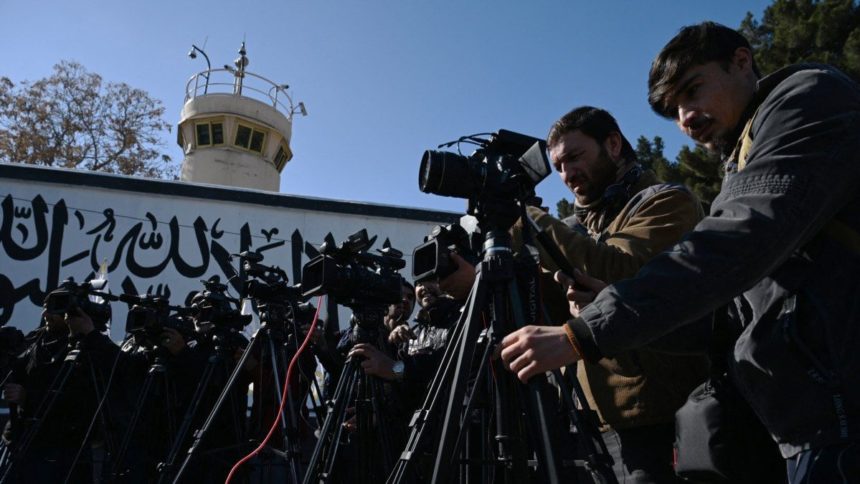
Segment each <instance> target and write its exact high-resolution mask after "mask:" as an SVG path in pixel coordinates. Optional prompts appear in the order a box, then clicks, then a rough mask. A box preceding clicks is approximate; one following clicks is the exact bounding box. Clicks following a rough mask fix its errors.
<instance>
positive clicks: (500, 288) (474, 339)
mask: <svg viewBox="0 0 860 484" xmlns="http://www.w3.org/2000/svg"><path fill="white" fill-rule="evenodd" d="M490 213H499V212H498V211H497V212H492V211H490ZM520 218H521V219H523V220H528V217H527V216H526V215H525V211H524V209H521V213H520ZM506 222H507V220H501V219H497V220H490V219H489V217H487V219H486V220H483V221H482V223H481V224H480V226H481V228H482V229H486V230H484V234H485V240H484V247H483V260H482V262H481V263H480V264H479V265H478V267H477V274H476V279H475V282H474V284H473V286H472V290H471V292H470V294H469V297H468V298H467V300H466V306H465V307H466V310H465V311H464V313H463V315H462V317H461V318H460V320H459V321H458V323H457V326H456V328H455V330H454V331H453V333H452V335H451V339H450V341H451V342H452V343H451V344H449V346H448V348H447V349H446V351H445V355H444V357H443V360H442V364H441V365H440V367H439V369H438V370H437V372H436V376H435V377H434V379H433V382H432V383H431V386H430V390H429V392H428V395H427V397H426V398H425V401H424V405H423V406H422V408H421V409H419V410H418V411H416V412H415V414H414V416H413V419H412V422H410V427H411V429H412V430H411V433H410V436H409V440H408V442H407V445H406V448H405V450H404V451H403V453H402V454H401V456H400V460H399V461H398V463H397V465H396V466H395V469H394V471H393V472H392V474H391V475H390V476H389V478H388V482H389V484H391V483H400V482H404V481H416V480H419V479H421V480H424V479H426V477H419V476H418V471H417V470H416V461H417V460H418V459H419V458H420V456H421V455H422V453H424V452H428V451H429V452H431V454H433V455H434V463H433V471H432V482H450V481H451V479H452V472H453V471H454V470H455V469H457V467H458V463H460V464H462V463H465V464H475V463H476V461H475V459H474V458H473V456H472V455H471V454H470V452H469V449H467V450H466V452H463V453H461V447H462V442H463V440H464V434H465V432H464V427H466V426H467V424H468V422H469V421H470V420H471V419H472V417H473V410H474V409H475V403H476V395H478V394H479V392H480V391H481V389H482V383H484V382H488V386H489V388H487V389H486V392H487V393H488V394H489V395H491V396H492V401H493V407H492V410H493V412H494V414H493V419H494V421H495V436H494V441H495V449H494V450H495V452H494V456H495V461H494V462H488V461H489V459H488V458H487V456H488V455H490V454H491V452H489V449H487V448H483V449H481V456H480V459H478V460H477V463H480V464H481V465H492V468H491V469H482V471H481V473H480V474H479V473H475V472H473V473H470V474H467V473H465V472H464V473H463V474H461V477H463V478H465V479H464V480H467V481H468V480H469V477H470V476H479V477H478V478H479V479H480V480H482V481H483V482H495V481H496V480H498V479H499V478H500V479H501V481H502V482H527V481H528V480H529V479H530V478H533V477H535V478H537V479H539V481H540V482H552V483H556V482H561V481H562V480H564V481H565V482H575V480H576V475H575V473H574V471H575V469H571V468H572V467H573V465H577V464H578V465H582V466H583V467H586V469H587V470H588V472H589V473H590V474H591V476H592V478H594V480H595V481H596V482H615V479H614V475H613V474H612V472H611V465H609V466H608V467H607V466H606V459H605V458H604V457H603V456H605V457H608V454H607V453H606V452H605V448H604V449H602V451H603V452H602V454H601V452H600V451H597V450H596V448H595V445H597V444H595V442H596V441H599V442H600V444H602V440H600V439H599V434H598V437H597V438H596V439H595V438H594V435H595V434H592V433H591V428H589V426H588V425H587V424H586V420H587V419H586V418H583V417H582V416H580V415H579V413H578V412H579V410H578V409H577V408H576V406H575V405H574V402H573V398H572V393H571V387H570V376H571V375H575V371H571V369H570V368H568V370H567V374H566V376H568V378H563V377H562V376H561V374H560V372H559V371H555V372H553V377H554V380H555V383H556V385H558V386H559V387H560V390H561V395H562V398H563V403H564V407H565V408H566V411H567V412H566V413H567V416H568V418H569V419H570V422H571V423H572V424H573V425H576V426H577V432H578V434H579V437H581V440H583V442H582V444H583V447H584V448H586V449H587V450H586V454H587V460H586V461H579V462H576V461H575V462H573V463H571V462H569V461H568V462H564V461H562V460H560V459H559V456H558V455H557V451H558V449H559V443H560V440H561V438H562V437H563V434H562V432H561V430H563V428H564V427H563V426H562V425H560V424H559V422H560V420H559V419H558V418H557V415H556V411H555V408H553V405H552V404H551V401H552V400H553V399H555V395H556V393H555V389H554V388H552V387H551V386H550V385H549V383H548V381H547V379H546V377H545V376H544V375H538V376H535V377H532V378H531V379H530V380H529V383H528V384H527V385H522V384H520V383H519V382H518V381H517V380H515V379H514V377H513V375H512V374H511V373H510V372H508V371H507V370H505V369H504V368H502V366H501V364H500V363H499V362H498V361H491V355H492V354H493V353H494V351H495V348H496V347H497V346H498V344H499V343H500V342H501V339H502V337H503V336H504V335H506V334H508V333H509V332H511V331H512V330H514V329H516V328H519V327H522V326H524V324H525V321H527V320H526V318H525V315H524V313H523V309H524V307H523V305H522V303H521V301H520V287H518V285H517V280H516V278H515V271H514V259H513V256H512V251H511V242H510V236H509V234H508V231H507V229H506V228H505V227H509V226H510V225H511V224H512V221H511V223H506ZM532 227H533V226H532V225H529V224H524V229H523V235H524V240H525V241H526V242H527V244H528V243H530V242H531V241H532V234H531V233H530V232H529V229H531V228H532ZM542 245H545V241H544V243H542ZM526 247H527V250H524V251H523V252H522V253H521V254H525V255H523V258H524V259H526V262H529V263H530V265H532V271H531V279H529V280H527V281H526V284H525V286H524V287H525V289H526V290H527V291H526V292H527V294H526V301H527V303H528V304H527V306H526V308H527V309H528V310H529V313H528V316H529V319H528V321H538V320H539V318H540V317H541V316H542V314H541V312H540V309H539V307H540V304H539V298H540V296H539V294H538V291H537V287H538V284H537V270H536V269H537V268H536V265H537V256H536V250H535V249H534V248H533V247H530V246H528V245H527V246H526ZM555 249H556V251H557V248H555ZM562 261H563V258H562ZM560 262H561V261H560ZM565 265H567V264H565ZM562 267H564V265H562ZM485 312H486V314H487V316H488V318H489V325H488V327H487V328H486V329H484V330H481V324H480V323H481V318H482V315H483V314H484V313H485ZM543 314H545V311H543ZM544 319H545V316H544ZM508 321H512V322H513V324H509V323H508ZM476 364H477V370H474V367H475V365H476ZM490 368H492V374H491V375H488V374H487V373H488V371H489V369H490ZM470 376H474V381H475V385H473V387H472V391H471V392H468V393H467V383H468V379H469V377H470ZM574 388H576V390H577V391H578V390H579V388H578V387H574ZM489 395H488V396H489ZM578 400H579V401H580V404H581V405H583V407H584V408H585V409H587V404H585V400H584V399H582V398H579V399H578ZM521 414H524V415H525V417H526V418H525V421H524V424H525V425H523V424H522V422H523V421H522V420H521V419H520V416H521ZM480 420H481V422H482V425H483V426H484V427H486V426H487V425H488V418H487V417H486V415H482V416H481V418H480ZM436 427H438V428H439V431H438V433H434V430H435V428H436ZM523 434H525V435H523ZM523 436H525V437H526V438H527V439H528V441H529V443H530V444H531V445H530V447H531V448H532V449H534V452H535V453H536V457H537V462H536V471H537V475H536V476H534V475H531V474H530V471H529V467H530V466H529V464H530V462H529V455H530V453H531V452H530V451H529V446H525V445H524V443H525V441H526V439H524V438H523ZM432 440H436V441H437V442H438V445H436V446H435V448H434V449H435V451H434V449H433V448H428V447H429V446H430V442H431V441H432ZM458 456H461V457H465V459H461V460H459V461H458ZM609 462H611V459H610V461H609ZM571 464H573V465H571ZM565 467H567V468H565ZM592 470H594V472H592ZM497 472H498V473H500V474H501V476H497V475H496V473H497Z"/></svg>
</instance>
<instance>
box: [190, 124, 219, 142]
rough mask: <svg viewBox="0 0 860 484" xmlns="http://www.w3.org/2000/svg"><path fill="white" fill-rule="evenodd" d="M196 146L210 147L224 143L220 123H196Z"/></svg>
mask: <svg viewBox="0 0 860 484" xmlns="http://www.w3.org/2000/svg"><path fill="white" fill-rule="evenodd" d="M195 128H196V134H197V146H212V145H220V144H223V143H224V125H223V124H221V123H220V122H218V123H211V122H204V123H196V126H195Z"/></svg>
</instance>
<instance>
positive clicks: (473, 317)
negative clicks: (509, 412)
mask: <svg viewBox="0 0 860 484" xmlns="http://www.w3.org/2000/svg"><path fill="white" fill-rule="evenodd" d="M481 274H482V273H481V272H479V273H478V277H477V279H476V280H475V287H473V289H472V294H471V295H470V296H473V297H472V298H471V300H470V301H468V302H467V311H466V314H467V315H468V316H464V317H465V318H466V323H465V326H464V327H463V332H462V335H461V341H460V345H459V347H458V350H457V355H456V366H455V367H454V375H453V378H452V381H450V382H449V384H450V386H451V390H450V393H449V395H448V404H447V407H446V408H445V417H444V420H443V421H442V425H441V435H440V438H439V446H438V451H437V452H436V462H435V464H434V468H433V482H448V481H449V475H450V471H451V463H452V461H453V457H454V455H453V454H452V453H451V450H452V448H453V445H452V444H453V442H454V439H455V438H456V433H455V431H456V429H455V428H454V426H458V425H459V424H460V421H461V418H460V412H461V410H462V406H463V397H464V394H465V391H466V382H467V379H468V376H469V373H470V371H471V366H470V363H471V362H470V361H469V356H470V355H471V354H472V352H470V348H471V347H472V346H473V345H474V343H473V342H474V341H475V340H476V339H477V337H478V333H479V332H480V324H479V319H480V317H481V309H482V308H483V307H484V304H485V302H486V289H485V284H486V282H485V281H484V279H483V278H482V277H481Z"/></svg>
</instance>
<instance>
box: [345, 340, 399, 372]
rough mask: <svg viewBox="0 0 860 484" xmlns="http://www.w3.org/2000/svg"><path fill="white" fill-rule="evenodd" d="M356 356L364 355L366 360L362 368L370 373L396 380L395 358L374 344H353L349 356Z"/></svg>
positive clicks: (362, 363)
mask: <svg viewBox="0 0 860 484" xmlns="http://www.w3.org/2000/svg"><path fill="white" fill-rule="evenodd" d="M356 356H363V357H364V361H362V362H361V368H362V369H363V370H364V372H365V373H367V374H368V375H373V376H378V377H379V378H382V379H383V380H395V379H396V378H397V376H396V375H395V374H394V360H392V359H391V358H389V357H388V356H387V355H386V354H385V353H383V352H381V351H379V350H378V349H376V348H374V347H373V346H372V345H369V344H367V343H358V344H357V345H355V346H353V347H352V350H351V351H350V352H349V357H350V358H353V357H356Z"/></svg>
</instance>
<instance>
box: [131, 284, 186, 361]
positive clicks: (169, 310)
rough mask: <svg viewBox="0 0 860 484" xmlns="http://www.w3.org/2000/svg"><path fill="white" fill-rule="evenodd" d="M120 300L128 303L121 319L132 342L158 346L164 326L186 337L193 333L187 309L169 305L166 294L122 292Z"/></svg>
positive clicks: (153, 346) (150, 346)
mask: <svg viewBox="0 0 860 484" xmlns="http://www.w3.org/2000/svg"><path fill="white" fill-rule="evenodd" d="M120 300H121V301H123V302H125V303H128V304H130V305H131V307H130V308H129V310H128V316H127V318H126V321H125V332H126V333H127V334H130V335H133V336H134V340H135V342H136V343H137V344H139V345H141V346H144V347H149V348H155V347H158V346H159V345H160V344H161V334H162V333H163V332H164V330H165V329H166V328H172V329H175V330H176V331H179V333H180V334H182V336H183V337H184V338H186V339H190V338H192V337H193V336H194V333H195V327H194V322H193V321H192V320H191V319H190V317H189V314H188V311H183V310H182V308H174V307H172V306H170V304H169V301H168V300H167V298H166V297H163V296H156V295H153V294H144V295H141V296H134V295H128V294H123V295H122V296H120ZM174 310H176V311H175V312H174Z"/></svg>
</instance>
